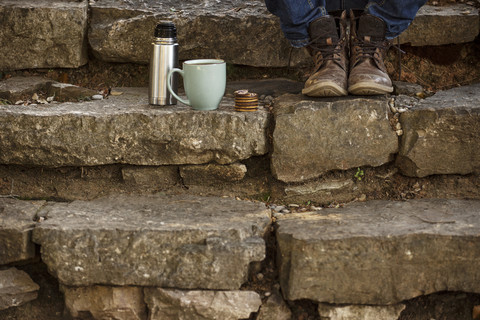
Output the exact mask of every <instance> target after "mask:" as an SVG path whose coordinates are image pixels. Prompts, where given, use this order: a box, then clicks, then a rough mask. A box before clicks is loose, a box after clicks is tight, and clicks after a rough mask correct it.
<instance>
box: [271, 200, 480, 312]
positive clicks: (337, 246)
mask: <svg viewBox="0 0 480 320" xmlns="http://www.w3.org/2000/svg"><path fill="white" fill-rule="evenodd" d="M479 212H480V201H473V200H472V201H469V200H442V199H433V200H410V201H405V202H388V201H371V202H366V203H352V204H349V205H347V206H345V207H344V208H338V209H324V210H321V211H319V212H316V213H306V214H296V215H295V214H292V215H286V216H285V217H283V218H280V219H278V220H277V226H278V228H277V231H276V239H277V244H278V253H277V261H278V268H279V272H280V284H281V287H282V292H283V294H284V296H285V298H286V299H288V300H297V299H309V300H313V301H317V302H322V303H335V304H368V305H393V304H397V303H399V302H401V301H403V300H407V299H411V298H414V297H418V296H420V295H426V294H430V293H432V292H440V291H463V292H473V293H479V292H480V289H479V288H480V269H479V268H478V257H479V255H480V241H479V240H480V239H479V236H480V220H479V218H478V215H479ZM395 319H396V318H395Z"/></svg>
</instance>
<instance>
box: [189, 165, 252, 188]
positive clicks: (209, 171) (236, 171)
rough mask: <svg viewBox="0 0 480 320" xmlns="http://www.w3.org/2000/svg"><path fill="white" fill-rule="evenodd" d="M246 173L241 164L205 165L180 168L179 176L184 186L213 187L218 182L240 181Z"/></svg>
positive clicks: (245, 168) (244, 167)
mask: <svg viewBox="0 0 480 320" xmlns="http://www.w3.org/2000/svg"><path fill="white" fill-rule="evenodd" d="M246 172H247V167H246V166H245V165H244V164H241V163H232V164H230V165H219V164H207V165H195V166H183V167H181V168H180V176H181V177H182V179H183V183H184V184H185V185H190V184H194V185H212V184H213V185H215V184H217V183H218V182H219V181H223V182H234V181H240V180H242V179H243V178H244V177H245V173H246Z"/></svg>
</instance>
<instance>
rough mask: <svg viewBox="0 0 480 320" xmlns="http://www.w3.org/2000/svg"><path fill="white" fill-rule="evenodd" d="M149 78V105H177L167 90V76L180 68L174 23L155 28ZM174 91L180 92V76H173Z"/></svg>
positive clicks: (163, 22) (164, 22) (165, 22)
mask: <svg viewBox="0 0 480 320" xmlns="http://www.w3.org/2000/svg"><path fill="white" fill-rule="evenodd" d="M152 46H153V48H152V56H151V60H150V76H149V84H150V85H149V92H148V98H149V103H150V104H153V105H163V106H164V105H172V104H177V99H175V97H173V96H172V95H171V94H170V92H169V91H168V89H167V75H168V72H169V71H170V70H171V69H173V68H178V66H179V65H178V43H177V29H176V27H175V25H174V24H173V22H170V21H162V22H160V23H159V24H158V25H157V27H156V28H155V38H154V41H153V43H152ZM171 81H172V83H171V86H172V89H173V91H175V93H177V92H178V90H177V89H178V76H177V75H176V74H174V75H173V76H172V80H171Z"/></svg>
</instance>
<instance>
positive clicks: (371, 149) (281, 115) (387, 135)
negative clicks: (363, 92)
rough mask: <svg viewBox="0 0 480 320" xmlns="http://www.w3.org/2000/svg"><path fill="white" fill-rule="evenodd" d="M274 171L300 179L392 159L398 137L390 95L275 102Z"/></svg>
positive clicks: (290, 179)
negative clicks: (385, 96) (393, 126)
mask: <svg viewBox="0 0 480 320" xmlns="http://www.w3.org/2000/svg"><path fill="white" fill-rule="evenodd" d="M275 110H276V113H275V130H274V132H273V154H272V172H273V174H274V176H275V177H276V178H277V179H279V180H282V181H285V182H300V181H305V180H308V179H312V178H316V177H319V176H321V175H322V174H323V173H325V172H328V171H331V170H346V169H349V168H354V167H359V166H380V165H382V164H384V163H387V162H389V161H391V160H393V154H395V153H396V152H397V151H398V139H397V136H396V134H395V132H394V131H393V130H392V129H391V127H390V123H389V120H388V113H389V111H388V106H387V101H386V98H384V97H380V98H372V99H365V98H345V99H310V98H306V97H305V96H301V95H284V96H282V97H280V98H278V99H277V100H275Z"/></svg>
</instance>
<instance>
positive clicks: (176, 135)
mask: <svg viewBox="0 0 480 320" xmlns="http://www.w3.org/2000/svg"><path fill="white" fill-rule="evenodd" d="M115 90H116V91H120V92H123V94H122V95H119V96H110V97H109V98H108V99H104V100H100V101H88V102H76V103H73V102H66V103H60V104H50V105H42V106H39V105H37V106H25V107H23V106H22V107H19V106H13V105H7V106H0V151H1V152H0V163H2V164H21V165H35V166H48V167H63V166H93V165H106V164H115V163H121V164H132V165H149V166H155V165H178V164H202V163H209V162H216V163H220V164H227V163H233V162H236V161H239V160H243V159H248V158H250V157H252V156H257V155H263V154H266V153H267V152H268V150H267V136H266V129H267V127H268V125H269V121H270V115H269V113H268V112H267V111H265V110H263V109H261V110H259V111H257V112H236V111H235V109H234V107H233V99H230V98H224V100H223V102H222V103H221V106H220V108H219V109H218V110H215V111H196V110H193V109H191V108H190V107H188V106H185V105H183V104H178V105H176V106H171V107H157V106H150V105H149V104H148V94H147V88H116V89H115ZM19 130H21V132H22V134H19Z"/></svg>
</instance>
